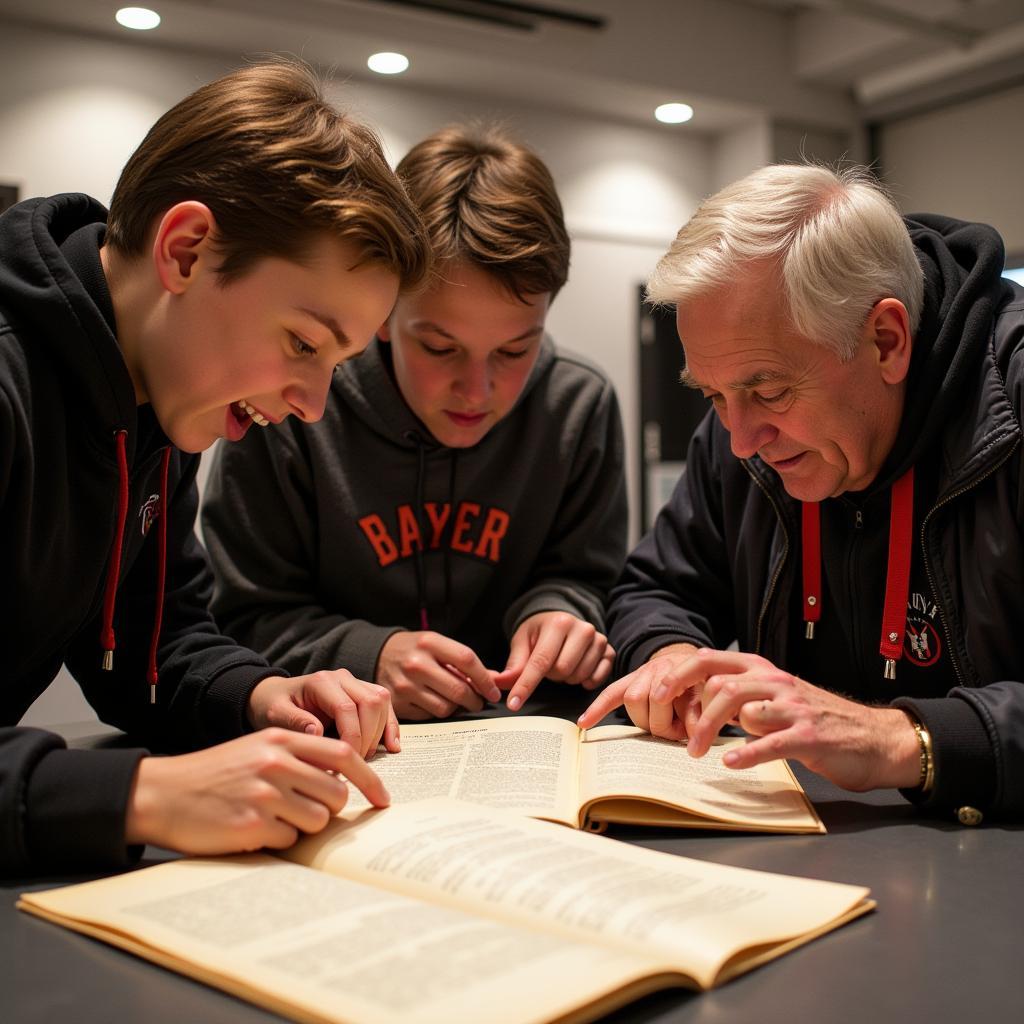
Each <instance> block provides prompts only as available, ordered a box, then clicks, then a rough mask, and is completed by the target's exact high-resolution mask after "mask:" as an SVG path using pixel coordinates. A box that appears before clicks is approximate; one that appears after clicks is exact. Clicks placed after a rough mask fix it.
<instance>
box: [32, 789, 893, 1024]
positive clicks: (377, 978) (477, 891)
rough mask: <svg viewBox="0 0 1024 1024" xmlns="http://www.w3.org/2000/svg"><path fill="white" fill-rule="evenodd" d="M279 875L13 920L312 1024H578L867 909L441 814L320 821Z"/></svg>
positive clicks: (125, 878) (162, 868)
mask: <svg viewBox="0 0 1024 1024" xmlns="http://www.w3.org/2000/svg"><path fill="white" fill-rule="evenodd" d="M283 857H287V858H288V861H286V860H284V859H282V858H283ZM282 858H277V857H270V856H265V855H259V854H253V855H247V856H241V857H225V858H212V859H195V860H188V859H186V860H178V861H172V862H169V863H166V864H160V865H157V866H155V867H150V868H144V869H142V870H140V871H134V872H130V873H128V874H123V875H117V876H114V877H112V878H106V879H102V880H100V881H97V882H86V883H84V884H82V885H74V886H69V887H67V888H63V889H52V890H49V891H47V892H32V893H26V894H25V895H23V896H22V898H21V900H20V901H19V904H18V906H19V907H21V908H23V909H25V910H28V911H31V912H32V913H34V914H38V915H39V916H41V917H45V918H48V919H49V920H51V921H55V922H57V923H58V924H61V925H64V926H66V927H68V928H73V929H75V930H76V931H80V932H84V933H86V934H87V935H91V936H94V937H96V938H99V939H102V940H103V941H105V942H109V943H111V944H113V945H115V946H120V947H121V948H123V949H127V950H130V951H131V952H133V953H136V954H138V955H139V956H143V957H145V958H147V959H149V960H153V961H155V962H156V963H159V964H162V965H163V966H165V967H169V968H171V969H173V970H176V971H180V972H182V973H183V974H187V975H190V976H191V977H194V978H197V979H199V980H201V981H204V982H207V983H208V984H211V985H215V986H217V987H219V988H222V989H225V990H227V991H228V992H231V993H234V994H235V995H238V996H241V997H242V998H245V999H248V1000H250V1001H251V1002H254V1003H257V1004H259V1005H261V1006H265V1007H267V1008H269V1009H271V1010H275V1011H277V1012H279V1013H281V1014H284V1015H286V1016H289V1017H292V1018H294V1019H295V1020H299V1021H315V1022H318V1024H324V1022H344V1024H450V1022H452V1021H464V1020H484V1019H486V1020H487V1021H488V1022H489V1024H541V1022H546V1021H588V1020H592V1019H593V1018H595V1017H597V1016H600V1015H601V1014H603V1013H607V1012H609V1011H610V1010H612V1009H614V1008H615V1007H617V1006H620V1005H622V1004H623V1003H625V1002H628V1001H629V1000H630V999H633V998H635V997H637V996H639V995H642V994H644V993H646V992H650V991H654V990H655V989H659V988H668V987H672V986H688V987H696V988H709V987H711V986H713V985H717V984H719V983H720V982H723V981H726V980H728V979H729V978H732V977H733V976H735V975H737V974H740V973H741V972H743V971H746V970H749V969H750V968H752V967H755V966H757V965H759V964H761V963H763V962H765V961H766V960H770V959H772V958H773V957H776V956H779V955H780V954H782V953H785V952H787V951H788V950H790V949H792V948H793V947H794V946H797V945H800V944H802V943H804V942H807V941H808V940H810V939H812V938H814V937H815V936H817V935H820V934H822V933H823V932H825V931H828V930H829V929H832V928H835V927H837V926H838V925H840V924H842V923H844V922H846V921H848V920H850V919H852V918H854V917H856V916H858V915H860V914H862V913H864V912H865V911H867V910H870V909H871V908H872V907H873V906H874V904H873V902H872V901H871V900H869V899H868V891H867V890H866V889H863V888H860V887H857V886H852V885H839V884H835V883H831V882H821V881H815V880H811V879H805V878H791V877H787V876H784V875H775V874H767V873H764V872H760V871H750V870H747V869H744V868H734V867H726V866H722V865H718V864H712V863H706V862H704V861H699V860H689V859H687V858H684V857H675V856H672V855H670V854H666V853H659V852H658V851H655V850H648V849H644V848H641V847H635V846H630V845H628V844H625V843H621V842H616V841H615V840H612V839H607V838H605V837H603V836H596V835H589V834H587V833H585V832H572V831H569V830H568V829H563V828H557V827H555V826H554V825H551V824H549V823H547V822H541V821H533V820H531V819H529V818H525V817H522V816H520V815H518V814H514V813H509V812H507V811H499V810H494V809H492V808H487V807H476V806H473V805H471V804H465V803H460V802H457V801H453V800H447V799H438V800H427V801H422V802H419V803H413V804H405V805H399V806H393V807H390V808H387V809H386V810H383V811H373V810H371V811H366V812H364V813H362V814H360V815H358V816H356V817H355V818H354V819H346V818H335V819H334V821H332V822H331V823H330V824H329V825H328V827H327V828H326V829H325V830H324V831H323V832H321V833H320V834H318V835H316V836H309V837H306V838H305V839H303V840H301V841H300V842H299V843H298V844H297V845H296V846H294V847H293V848H292V849H291V850H289V851H287V853H286V854H283V855H282ZM289 861H290V862H289Z"/></svg>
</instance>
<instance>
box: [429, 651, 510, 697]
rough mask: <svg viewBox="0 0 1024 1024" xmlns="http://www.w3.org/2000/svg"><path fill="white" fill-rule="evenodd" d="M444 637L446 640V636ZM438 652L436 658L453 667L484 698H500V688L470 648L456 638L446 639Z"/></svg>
mask: <svg viewBox="0 0 1024 1024" xmlns="http://www.w3.org/2000/svg"><path fill="white" fill-rule="evenodd" d="M444 639H445V640H448V638H447V637H445V638H444ZM438 653H439V654H441V657H440V658H439V659H438V660H439V661H440V662H441V664H443V665H446V666H451V668H454V669H455V670H456V672H458V674H459V675H460V676H461V677H463V678H464V679H465V680H466V682H468V683H469V685H470V686H471V687H472V688H473V690H475V691H476V693H478V694H479V695H480V696H481V697H483V698H484V700H491V701H494V700H500V699H501V690H499V689H498V687H497V686H496V685H495V682H494V679H493V678H492V676H491V673H490V672H489V671H488V670H487V669H486V668H484V663H483V662H482V661H481V660H480V659H479V658H478V657H477V656H476V653H475V652H474V651H473V650H472V648H470V647H467V646H466V645H465V644H460V643H459V642H458V641H456V640H448V642H447V644H445V645H443V647H442V649H441V650H440V651H439V652H438Z"/></svg>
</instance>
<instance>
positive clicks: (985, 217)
mask: <svg viewBox="0 0 1024 1024" xmlns="http://www.w3.org/2000/svg"><path fill="white" fill-rule="evenodd" d="M1022 126H1024V86H1016V87H1015V88H1012V89H1004V90H1001V91H999V92H994V93H990V94H988V95H985V96H981V97H977V98H975V99H972V100H970V101H967V102H962V103H957V104H953V105H950V106H946V107H943V108H941V109H937V110H932V111H928V112H925V113H919V114H916V115H914V116H909V117H904V118H901V119H899V120H894V121H891V122H888V123H886V124H884V125H882V126H881V127H880V128H879V131H878V150H879V157H880V159H881V166H882V170H883V173H884V176H885V179H886V181H887V182H888V183H889V184H890V186H891V187H892V188H893V190H894V192H895V195H896V198H897V201H898V202H899V204H900V206H901V207H902V209H903V210H904V211H905V212H908V213H909V212H913V211H918V212H930V213H944V214H947V215H949V216H952V217H961V218H963V219H965V220H979V221H983V222H985V223H986V224H991V225H992V226H993V227H995V228H997V229H998V230H999V231H1000V232H1001V233H1002V235H1003V238H1004V240H1005V242H1006V248H1007V251H1008V252H1014V253H1017V254H1024V191H1022V184H1021V182H1022V180H1024V178H1022V170H1024V131H1021V127H1022Z"/></svg>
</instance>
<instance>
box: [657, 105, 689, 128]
mask: <svg viewBox="0 0 1024 1024" xmlns="http://www.w3.org/2000/svg"><path fill="white" fill-rule="evenodd" d="M654 116H655V117H656V118H657V119H658V120H659V121H661V123H662V124H682V123H683V122H684V121H689V120H690V118H691V117H693V107H691V106H690V104H689V103H662V105H661V106H660V107H658V108H657V109H656V110H655V111H654Z"/></svg>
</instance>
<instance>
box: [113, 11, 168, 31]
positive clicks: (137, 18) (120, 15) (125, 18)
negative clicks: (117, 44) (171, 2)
mask: <svg viewBox="0 0 1024 1024" xmlns="http://www.w3.org/2000/svg"><path fill="white" fill-rule="evenodd" d="M114 18H115V20H116V21H117V23H118V25H123V26H124V27H125V28H134V29H138V30H139V31H140V32H145V31H146V30H147V29H151V28H156V27H157V25H159V24H160V15H159V14H157V13H156V11H151V10H150V9H149V8H148V7H122V8H121V9H120V10H119V11H118V12H117V14H115V15H114Z"/></svg>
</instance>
